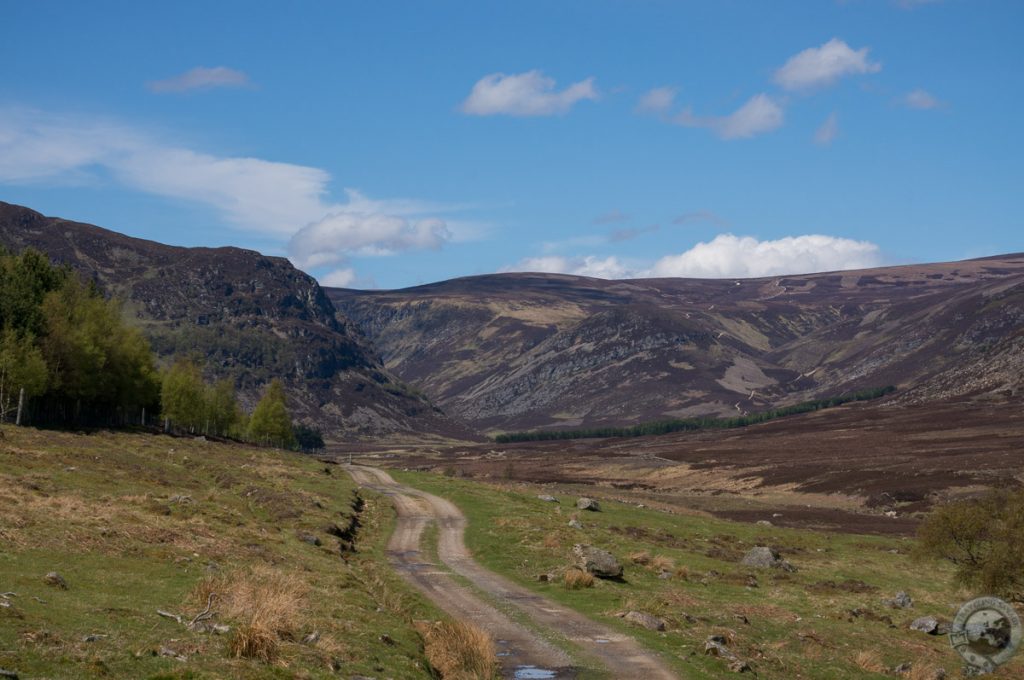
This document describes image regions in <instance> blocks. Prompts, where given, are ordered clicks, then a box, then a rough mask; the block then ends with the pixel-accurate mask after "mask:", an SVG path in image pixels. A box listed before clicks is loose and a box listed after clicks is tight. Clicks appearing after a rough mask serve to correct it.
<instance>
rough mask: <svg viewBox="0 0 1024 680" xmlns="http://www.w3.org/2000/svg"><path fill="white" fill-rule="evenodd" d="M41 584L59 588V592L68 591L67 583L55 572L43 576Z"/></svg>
mask: <svg viewBox="0 0 1024 680" xmlns="http://www.w3.org/2000/svg"><path fill="white" fill-rule="evenodd" d="M43 583H45V584H46V585H48V586H54V587H55V588H60V589H61V590H67V589H68V582H67V581H65V580H64V577H63V576H61V575H60V574H58V573H57V572H55V571H51V572H50V573H49V574H47V575H46V576H44V577H43Z"/></svg>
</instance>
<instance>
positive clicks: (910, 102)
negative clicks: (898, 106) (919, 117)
mask: <svg viewBox="0 0 1024 680" xmlns="http://www.w3.org/2000/svg"><path fill="white" fill-rule="evenodd" d="M903 104H904V105H906V106H908V107H910V108H912V109H937V108H939V107H940V106H942V102H941V101H939V100H938V99H936V98H935V97H934V96H933V95H932V94H931V93H930V92H928V91H927V90H923V89H921V88H917V89H916V90H911V91H910V92H908V93H907V94H906V96H905V97H903Z"/></svg>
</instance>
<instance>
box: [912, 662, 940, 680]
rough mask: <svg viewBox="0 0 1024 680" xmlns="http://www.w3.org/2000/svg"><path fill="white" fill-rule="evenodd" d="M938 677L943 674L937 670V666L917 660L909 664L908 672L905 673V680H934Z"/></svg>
mask: <svg viewBox="0 0 1024 680" xmlns="http://www.w3.org/2000/svg"><path fill="white" fill-rule="evenodd" d="M940 677H945V676H943V675H942V674H941V673H940V672H939V667H938V666H936V665H934V664H930V663H923V662H918V661H915V662H914V663H913V664H912V665H911V666H910V672H909V673H907V675H906V678H907V680H935V679H936V678H940Z"/></svg>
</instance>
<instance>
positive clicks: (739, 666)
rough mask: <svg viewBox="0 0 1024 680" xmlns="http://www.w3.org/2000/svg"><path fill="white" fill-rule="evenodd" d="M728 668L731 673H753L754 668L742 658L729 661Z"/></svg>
mask: <svg viewBox="0 0 1024 680" xmlns="http://www.w3.org/2000/svg"><path fill="white" fill-rule="evenodd" d="M729 670H731V671H732V672H733V673H753V672H754V669H753V668H751V667H750V664H749V663H747V662H746V661H744V660H743V659H733V660H732V661H730V662H729Z"/></svg>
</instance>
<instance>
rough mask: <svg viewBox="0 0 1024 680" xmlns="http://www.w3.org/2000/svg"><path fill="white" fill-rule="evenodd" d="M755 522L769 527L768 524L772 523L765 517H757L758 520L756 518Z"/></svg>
mask: <svg viewBox="0 0 1024 680" xmlns="http://www.w3.org/2000/svg"><path fill="white" fill-rule="evenodd" d="M757 524H760V525H761V526H763V527H770V526H772V523H771V522H769V521H768V520H766V519H759V520H757Z"/></svg>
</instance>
